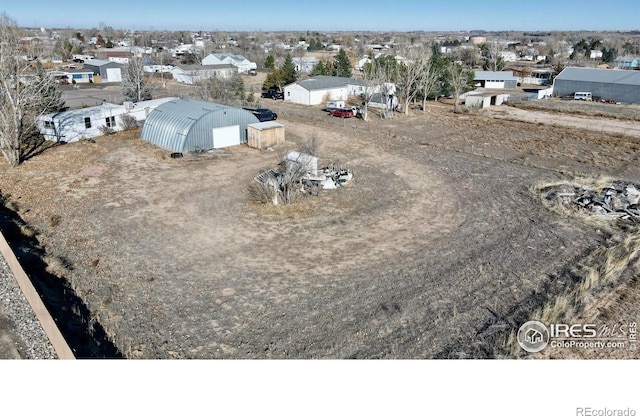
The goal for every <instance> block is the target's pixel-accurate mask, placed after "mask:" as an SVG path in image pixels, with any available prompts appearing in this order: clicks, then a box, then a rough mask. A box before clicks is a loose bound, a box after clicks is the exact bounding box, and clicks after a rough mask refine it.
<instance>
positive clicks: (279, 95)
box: [261, 88, 284, 100]
mask: <svg viewBox="0 0 640 416" xmlns="http://www.w3.org/2000/svg"><path fill="white" fill-rule="evenodd" d="M261 96H262V98H271V99H274V100H284V93H283V92H280V91H278V90H277V89H275V88H270V89H268V90H267V91H262V95H261Z"/></svg>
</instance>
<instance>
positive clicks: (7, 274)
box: [0, 255, 56, 359]
mask: <svg viewBox="0 0 640 416" xmlns="http://www.w3.org/2000/svg"><path fill="white" fill-rule="evenodd" d="M20 358H24V359H53V358H56V353H55V351H54V349H53V346H52V345H51V343H50V342H49V338H48V337H47V335H46V334H45V332H44V330H43V329H42V326H41V325H40V322H39V321H38V318H36V316H35V314H34V313H33V310H32V309H31V306H30V305H29V302H28V301H27V299H26V298H25V297H24V295H23V294H22V292H21V291H20V287H19V286H18V282H16V279H15V278H14V277H13V274H12V273H11V270H9V267H8V266H7V264H6V263H5V261H4V258H3V257H2V256H1V255H0V359H20Z"/></svg>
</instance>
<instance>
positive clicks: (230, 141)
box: [213, 126, 240, 149]
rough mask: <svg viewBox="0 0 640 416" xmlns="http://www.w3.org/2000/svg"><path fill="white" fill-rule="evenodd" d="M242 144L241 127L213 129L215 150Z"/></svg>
mask: <svg viewBox="0 0 640 416" xmlns="http://www.w3.org/2000/svg"><path fill="white" fill-rule="evenodd" d="M237 144H240V126H228V127H218V128H217V129H213V148H214V149H219V148H221V147H227V146H235V145H237Z"/></svg>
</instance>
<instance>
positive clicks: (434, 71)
mask: <svg viewBox="0 0 640 416" xmlns="http://www.w3.org/2000/svg"><path fill="white" fill-rule="evenodd" d="M441 76H442V67H441V65H439V64H438V62H437V61H436V60H435V59H429V61H428V62H427V64H426V66H425V68H424V72H423V73H422V77H421V78H420V80H419V85H418V90H419V94H420V95H421V96H422V111H425V108H426V106H427V97H429V95H430V94H432V93H435V94H434V95H435V99H436V100H437V99H438V93H437V90H438V87H439V85H438V83H439V82H440V77H441Z"/></svg>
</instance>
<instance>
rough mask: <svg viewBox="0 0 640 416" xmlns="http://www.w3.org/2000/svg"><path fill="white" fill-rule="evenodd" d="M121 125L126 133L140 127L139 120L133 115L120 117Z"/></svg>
mask: <svg viewBox="0 0 640 416" xmlns="http://www.w3.org/2000/svg"><path fill="white" fill-rule="evenodd" d="M120 125H121V126H122V130H124V131H129V130H134V129H137V128H138V127H140V123H139V122H138V120H136V118H135V117H134V116H132V115H131V114H122V115H121V116H120Z"/></svg>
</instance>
